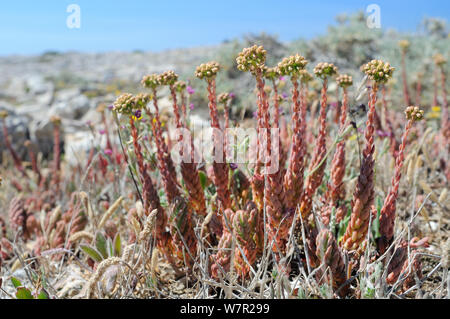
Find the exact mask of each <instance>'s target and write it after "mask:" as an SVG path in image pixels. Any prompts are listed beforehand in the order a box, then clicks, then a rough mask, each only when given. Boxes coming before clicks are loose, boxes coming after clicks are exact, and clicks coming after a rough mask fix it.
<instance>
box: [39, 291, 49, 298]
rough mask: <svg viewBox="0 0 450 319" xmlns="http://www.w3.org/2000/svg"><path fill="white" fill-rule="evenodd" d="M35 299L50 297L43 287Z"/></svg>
mask: <svg viewBox="0 0 450 319" xmlns="http://www.w3.org/2000/svg"><path fill="white" fill-rule="evenodd" d="M37 299H50V298H49V296H48V295H47V293H46V292H45V291H44V289H42V290H41V292H40V293H39V295H38V296H37Z"/></svg>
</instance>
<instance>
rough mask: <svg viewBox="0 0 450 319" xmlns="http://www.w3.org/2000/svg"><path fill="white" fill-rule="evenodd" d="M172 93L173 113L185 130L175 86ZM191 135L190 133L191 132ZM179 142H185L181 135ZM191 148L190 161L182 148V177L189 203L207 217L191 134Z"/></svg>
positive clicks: (179, 127)
mask: <svg viewBox="0 0 450 319" xmlns="http://www.w3.org/2000/svg"><path fill="white" fill-rule="evenodd" d="M170 91H171V94H172V98H173V112H174V114H175V120H176V121H175V122H176V125H177V128H178V129H182V128H185V129H187V127H186V126H183V121H182V119H181V116H180V111H179V108H178V104H177V100H176V92H175V88H174V87H173V85H172V86H171V87H170ZM189 133H190V132H189ZM178 141H179V142H183V136H182V135H180V136H179V139H178ZM189 141H190V144H189V147H190V154H189V161H187V162H186V161H184V160H183V159H184V153H183V147H181V148H180V153H179V154H180V158H181V159H182V160H181V163H180V168H181V175H182V176H183V180H184V184H185V185H186V189H187V191H188V194H189V203H190V205H191V207H192V208H193V209H194V210H195V211H196V212H197V214H199V215H202V216H205V215H206V205H205V196H204V193H203V188H202V185H201V183H200V177H199V174H198V169H197V164H196V163H195V162H194V142H193V140H192V136H191V135H190V134H189Z"/></svg>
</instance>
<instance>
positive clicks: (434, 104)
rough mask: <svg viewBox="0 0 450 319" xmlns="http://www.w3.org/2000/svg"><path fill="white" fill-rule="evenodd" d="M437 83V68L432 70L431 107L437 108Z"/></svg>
mask: <svg viewBox="0 0 450 319" xmlns="http://www.w3.org/2000/svg"><path fill="white" fill-rule="evenodd" d="M438 83H439V75H438V70H437V68H435V69H434V81H433V89H434V91H433V106H438V105H439V104H438Z"/></svg>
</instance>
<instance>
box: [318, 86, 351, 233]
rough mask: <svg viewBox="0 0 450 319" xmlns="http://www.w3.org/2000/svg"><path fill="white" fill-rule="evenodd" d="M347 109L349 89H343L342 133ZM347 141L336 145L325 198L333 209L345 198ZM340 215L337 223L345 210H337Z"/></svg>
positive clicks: (325, 220) (327, 216)
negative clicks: (344, 181)
mask: <svg viewBox="0 0 450 319" xmlns="http://www.w3.org/2000/svg"><path fill="white" fill-rule="evenodd" d="M347 107H348V92H347V88H346V87H344V88H343V98H342V109H341V114H340V131H341V132H343V130H344V129H345V123H346V121H347ZM345 166H346V165H345V141H344V140H343V141H341V142H339V143H338V144H337V145H336V151H335V153H334V157H333V160H332V162H331V176H330V181H329V182H328V187H327V192H326V194H325V198H326V199H327V201H328V203H329V204H330V206H331V207H335V208H338V207H339V206H340V205H341V204H342V201H343V200H344V198H345V185H344V183H343V180H344V176H345ZM326 212H327V214H326V216H322V217H324V218H323V219H324V222H325V224H328V222H327V221H328V220H329V217H330V216H329V215H328V213H329V212H330V210H329V209H327V210H326ZM336 212H339V214H336V222H340V221H341V220H342V219H343V217H344V216H343V214H344V213H345V209H339V210H336Z"/></svg>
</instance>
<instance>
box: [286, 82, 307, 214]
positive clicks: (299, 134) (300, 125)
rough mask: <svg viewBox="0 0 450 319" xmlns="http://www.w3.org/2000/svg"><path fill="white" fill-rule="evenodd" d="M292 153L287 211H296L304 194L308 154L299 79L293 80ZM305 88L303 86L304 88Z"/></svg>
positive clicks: (287, 181) (287, 187) (287, 174)
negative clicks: (306, 157) (306, 155)
mask: <svg viewBox="0 0 450 319" xmlns="http://www.w3.org/2000/svg"><path fill="white" fill-rule="evenodd" d="M291 80H292V85H293V88H292V102H293V104H292V105H293V109H292V122H293V125H292V126H293V135H292V151H291V155H290V158H289V165H288V168H287V171H286V173H285V175H284V187H285V198H284V204H285V207H286V208H287V209H290V210H295V209H296V208H297V205H298V204H299V203H300V197H301V195H302V193H303V175H304V169H305V164H304V163H305V162H304V156H305V152H306V145H305V139H304V136H305V133H304V128H305V125H304V122H305V117H306V114H305V113H304V112H305V106H304V105H303V99H301V98H300V97H299V96H300V91H299V89H298V82H297V79H295V78H292V79H291ZM302 87H303V86H302Z"/></svg>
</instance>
